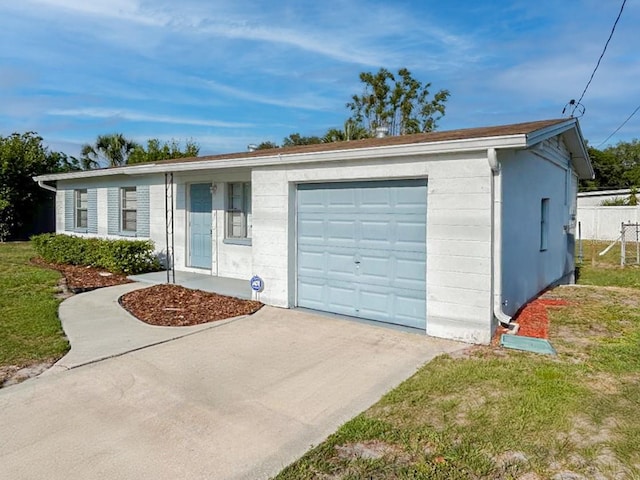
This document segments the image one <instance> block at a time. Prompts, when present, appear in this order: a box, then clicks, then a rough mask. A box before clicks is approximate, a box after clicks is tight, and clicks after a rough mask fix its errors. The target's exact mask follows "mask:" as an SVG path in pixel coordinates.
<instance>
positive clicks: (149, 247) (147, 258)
mask: <svg viewBox="0 0 640 480" xmlns="http://www.w3.org/2000/svg"><path fill="white" fill-rule="evenodd" d="M31 241H32V242H33V246H34V248H35V250H36V252H38V255H40V256H41V257H42V258H43V259H44V260H46V261H47V262H52V263H63V264H69V265H88V266H91V267H97V268H104V269H106V270H109V271H110V272H113V273H126V274H136V273H144V272H151V271H154V270H159V269H160V262H159V261H158V259H157V257H156V256H155V255H154V253H153V250H154V248H153V242H152V241H151V240H106V239H102V238H84V237H74V236H70V235H57V234H55V233H44V234H42V235H35V236H33V237H31Z"/></svg>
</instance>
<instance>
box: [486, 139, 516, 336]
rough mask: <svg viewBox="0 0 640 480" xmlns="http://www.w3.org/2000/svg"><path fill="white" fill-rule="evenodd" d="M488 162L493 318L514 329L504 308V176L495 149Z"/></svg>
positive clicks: (488, 157) (488, 152)
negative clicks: (489, 175)
mask: <svg viewBox="0 0 640 480" xmlns="http://www.w3.org/2000/svg"><path fill="white" fill-rule="evenodd" d="M487 160H488V161H489V167H490V168H491V194H492V195H491V199H492V204H491V209H492V212H491V213H492V215H491V217H492V219H493V225H492V235H491V243H492V245H491V250H492V255H493V262H492V263H493V265H492V267H493V272H492V274H493V316H494V317H495V318H496V319H497V320H498V321H499V322H500V323H501V324H502V325H503V326H504V327H507V328H510V329H513V328H514V325H513V324H511V317H510V316H509V315H507V314H506V313H504V311H503V310H502V307H503V306H505V305H506V301H503V300H502V175H501V171H500V163H499V162H498V154H497V152H496V149H495V148H489V149H487Z"/></svg>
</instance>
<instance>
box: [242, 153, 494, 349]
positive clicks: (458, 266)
mask: <svg viewBox="0 0 640 480" xmlns="http://www.w3.org/2000/svg"><path fill="white" fill-rule="evenodd" d="M394 178H427V179H428V186H427V188H428V198H427V238H426V242H427V292H426V294H427V333H428V334H429V335H433V336H438V337H447V338H457V339H461V340H465V341H469V342H479V343H486V342H488V341H489V340H490V336H491V333H492V331H491V330H492V328H491V317H492V315H491V309H490V299H491V276H490V269H491V210H490V208H491V203H490V188H491V183H490V180H491V176H490V169H489V166H488V164H487V160H486V156H484V155H483V154H459V155H449V156H443V155H440V156H434V157H423V158H420V159H393V160H387V161H384V160H380V161H359V162H344V163H339V164H338V163H326V164H315V165H313V166H282V167H268V168H266V167H265V168H259V169H254V171H253V173H252V189H253V217H254V220H253V234H254V239H253V271H254V273H255V274H258V275H260V276H261V277H262V278H263V280H264V281H265V289H264V291H263V293H262V294H261V300H262V301H264V302H266V303H269V304H272V305H277V306H282V307H291V306H295V305H296V292H295V273H296V265H295V258H296V257H295V243H296V240H295V192H296V185H297V184H298V183H304V182H327V181H350V180H379V179H394Z"/></svg>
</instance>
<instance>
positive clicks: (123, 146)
mask: <svg viewBox="0 0 640 480" xmlns="http://www.w3.org/2000/svg"><path fill="white" fill-rule="evenodd" d="M137 145H138V144H137V143H136V142H134V141H133V140H129V139H127V138H125V136H124V135H122V134H121V133H111V134H108V135H98V138H97V139H96V142H95V143H94V144H93V145H90V144H88V143H87V144H85V145H83V146H82V150H80V153H81V154H82V158H81V159H80V163H81V164H82V168H84V169H85V170H89V169H92V168H99V167H101V166H103V165H104V164H106V166H107V167H119V166H122V165H126V163H127V159H128V158H129V155H130V154H131V152H133V150H134V149H135V148H136V146H137Z"/></svg>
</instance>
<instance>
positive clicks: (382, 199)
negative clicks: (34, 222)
mask: <svg viewBox="0 0 640 480" xmlns="http://www.w3.org/2000/svg"><path fill="white" fill-rule="evenodd" d="M592 176H593V170H592V167H591V163H590V160H589V157H588V154H587V152H586V149H585V146H584V141H583V138H582V134H581V132H580V127H579V124H578V121H577V120H576V119H573V118H571V119H566V118H565V119H556V120H543V121H534V122H528V123H520V124H514V125H503V126H495V127H486V128H471V129H463V130H453V131H441V132H432V133H424V134H416V135H405V136H396V137H383V138H371V139H366V140H357V141H349V142H338V143H330V144H320V145H308V146H299V147H291V148H281V149H273V150H258V151H248V152H243V153H233V154H224V155H215V156H205V157H198V158H189V159H180V160H171V161H164V162H158V163H151V164H137V165H131V166H125V167H118V168H108V169H101V170H88V171H79V172H71V173H62V174H52V175H42V176H39V177H36V178H35V180H36V181H37V182H39V184H40V185H41V186H43V187H44V188H49V189H54V190H55V191H56V192H57V194H56V212H57V213H56V230H57V232H59V233H68V234H74V235H83V236H100V237H108V238H142V239H151V240H153V241H154V242H155V246H156V249H157V251H158V254H159V255H160V256H161V258H166V257H169V259H172V260H173V268H175V269H176V270H178V271H188V272H199V273H202V274H203V275H214V276H220V277H229V278H238V279H245V280H247V282H248V281H249V279H250V278H251V277H253V276H254V275H257V276H259V277H260V278H261V279H262V280H263V282H264V286H263V291H262V293H261V296H260V300H261V301H263V302H264V303H267V304H269V305H274V306H278V307H286V308H292V307H304V308H308V309H313V310H318V311H324V312H331V313H335V314H339V315H344V316H350V317H358V318H363V319H369V320H374V321H379V322H386V323H391V324H398V325H403V326H407V327H412V328H415V329H420V330H422V331H425V332H426V333H427V334H428V335H433V336H437V337H445V338H452V339H459V340H464V341H468V342H475V343H488V342H489V341H490V339H491V336H492V334H493V332H494V330H495V328H496V326H497V324H498V323H499V322H501V323H504V324H508V323H509V322H510V321H511V317H512V316H513V315H514V314H515V313H516V311H517V310H518V309H519V308H520V307H521V306H522V305H524V304H525V303H526V302H527V301H528V300H530V299H531V298H532V297H534V296H536V295H537V294H538V293H539V292H540V291H541V290H543V289H545V288H546V287H547V286H549V285H551V284H554V283H557V282H571V281H572V280H573V274H574V237H575V228H576V193H577V183H578V179H581V178H585V179H586V178H591V177H592Z"/></svg>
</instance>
